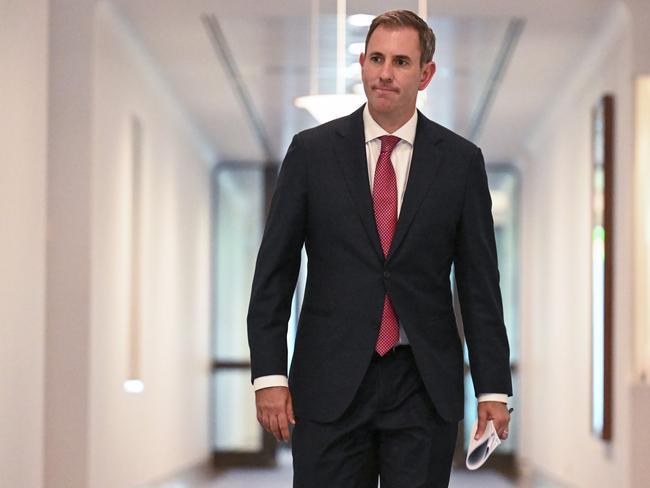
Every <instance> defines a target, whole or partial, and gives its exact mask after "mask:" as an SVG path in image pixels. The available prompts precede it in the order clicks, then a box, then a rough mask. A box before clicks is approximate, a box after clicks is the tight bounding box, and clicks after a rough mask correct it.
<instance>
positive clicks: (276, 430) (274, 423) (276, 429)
mask: <svg viewBox="0 0 650 488" xmlns="http://www.w3.org/2000/svg"><path fill="white" fill-rule="evenodd" d="M270 420H271V434H273V437H275V438H276V440H278V441H279V440H281V439H282V433H281V432H280V426H279V424H278V417H276V416H275V415H272V416H271V418H270Z"/></svg>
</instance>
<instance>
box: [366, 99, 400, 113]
mask: <svg viewBox="0 0 650 488" xmlns="http://www.w3.org/2000/svg"><path fill="white" fill-rule="evenodd" d="M368 107H369V108H370V109H372V110H374V111H375V112H381V113H385V112H390V111H391V110H394V108H395V104H394V103H393V102H392V101H390V100H386V99H385V98H380V99H379V100H377V99H375V100H368Z"/></svg>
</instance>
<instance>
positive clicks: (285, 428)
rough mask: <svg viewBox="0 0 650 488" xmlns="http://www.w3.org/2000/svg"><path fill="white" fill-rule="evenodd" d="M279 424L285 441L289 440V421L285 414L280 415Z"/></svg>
mask: <svg viewBox="0 0 650 488" xmlns="http://www.w3.org/2000/svg"><path fill="white" fill-rule="evenodd" d="M278 425H279V427H280V434H281V435H282V440H283V441H284V442H289V421H288V420H287V416H286V415H285V414H280V415H278Z"/></svg>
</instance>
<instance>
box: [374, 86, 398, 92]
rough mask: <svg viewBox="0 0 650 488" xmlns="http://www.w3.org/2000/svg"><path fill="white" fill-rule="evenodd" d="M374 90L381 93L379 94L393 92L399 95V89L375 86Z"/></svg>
mask: <svg viewBox="0 0 650 488" xmlns="http://www.w3.org/2000/svg"><path fill="white" fill-rule="evenodd" d="M374 90H375V91H379V92H393V93H397V88H392V87H389V86H375V87H374Z"/></svg>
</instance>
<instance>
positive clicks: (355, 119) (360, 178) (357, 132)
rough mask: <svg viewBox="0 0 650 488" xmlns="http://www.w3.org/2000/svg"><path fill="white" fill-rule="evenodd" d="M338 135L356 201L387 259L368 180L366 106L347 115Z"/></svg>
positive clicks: (341, 158)
mask: <svg viewBox="0 0 650 488" xmlns="http://www.w3.org/2000/svg"><path fill="white" fill-rule="evenodd" d="M337 139H338V140H336V141H335V144H334V147H335V151H336V155H337V158H338V163H339V165H340V167H341V170H342V171H343V175H344V176H345V181H346V184H347V186H348V190H349V192H350V195H351V196H352V199H353V201H354V202H355V205H356V208H357V211H358V212H359V216H360V217H361V222H362V223H363V226H364V227H365V229H366V233H367V234H368V238H369V239H370V243H371V245H372V247H373V248H374V250H375V252H376V253H377V257H378V258H379V259H380V260H381V261H383V260H384V251H383V250H382V248H381V242H380V240H379V233H378V232H377V224H376V223H375V213H374V211H373V207H372V195H371V194H370V182H369V180H368V162H367V160H366V144H365V134H364V131H363V107H361V108H360V109H359V110H357V111H356V112H354V113H352V114H351V115H350V116H349V117H347V118H346V119H344V121H343V124H342V126H341V127H340V128H339V130H337Z"/></svg>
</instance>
